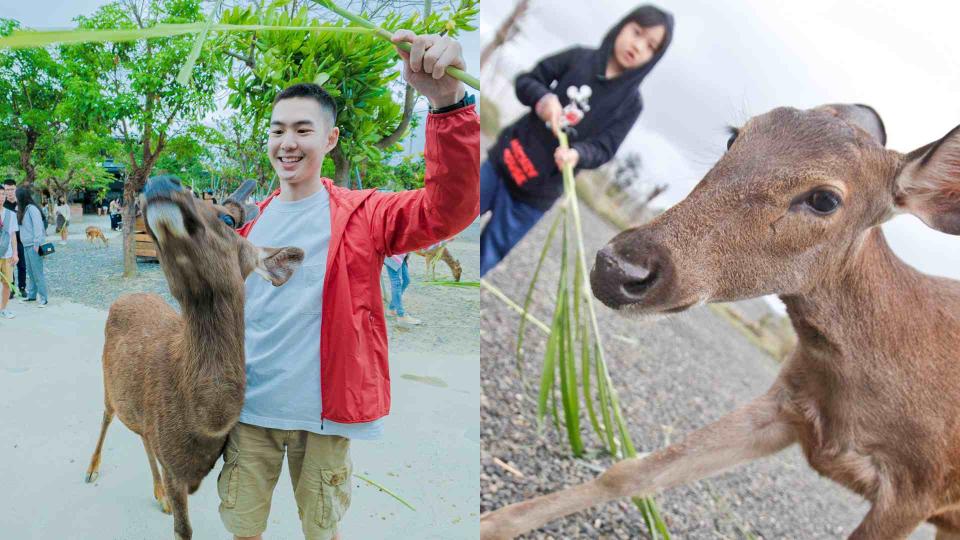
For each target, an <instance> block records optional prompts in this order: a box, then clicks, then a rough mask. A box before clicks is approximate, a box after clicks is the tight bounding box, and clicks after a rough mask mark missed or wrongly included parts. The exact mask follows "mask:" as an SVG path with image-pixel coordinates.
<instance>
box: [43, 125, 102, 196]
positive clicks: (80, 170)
mask: <svg viewBox="0 0 960 540" xmlns="http://www.w3.org/2000/svg"><path fill="white" fill-rule="evenodd" d="M50 137H51V138H54V137H55V138H56V140H50V141H41V143H42V146H43V148H44V153H43V159H42V161H41V162H39V163H38V165H37V180H36V184H37V187H38V188H40V189H42V190H46V191H49V192H50V195H51V197H52V198H53V200H54V201H55V200H56V199H57V197H61V196H63V197H66V196H67V195H68V194H69V192H71V191H74V190H80V189H82V190H91V191H96V192H98V193H99V194H100V196H101V197H102V196H103V195H104V194H105V193H106V192H107V190H108V189H109V188H110V184H111V183H113V180H114V178H113V175H111V174H110V173H108V172H107V171H106V169H104V168H103V156H104V155H105V154H108V153H110V150H111V149H112V148H113V147H115V146H116V145H115V143H114V141H112V140H110V139H104V138H101V137H97V136H96V135H95V134H92V133H88V132H80V133H74V132H67V133H65V134H60V133H57V134H55V135H50Z"/></svg>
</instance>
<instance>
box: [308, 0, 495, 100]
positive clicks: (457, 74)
mask: <svg viewBox="0 0 960 540" xmlns="http://www.w3.org/2000/svg"><path fill="white" fill-rule="evenodd" d="M313 1H314V2H315V3H317V4H320V5H321V6H323V7H325V8H327V9H329V10H330V11H332V12H334V13H336V14H337V15H339V16H341V17H343V18H344V19H347V20H348V21H351V22H353V23H355V24H359V25H360V26H362V27H364V28H368V29H370V30H373V31H374V32H375V33H376V34H377V35H378V36H380V37H381V38H383V39H385V40H387V41H390V40H391V38H392V37H393V34H391V33H390V32H388V31H386V30H384V29H383V28H380V27H379V26H377V25H375V24H373V23H372V22H370V21H368V20H366V19H364V18H363V17H360V16H359V15H354V14H353V13H351V12H349V11H347V10H345V9H343V8H341V7H340V6H338V5H337V4H336V3H335V2H332V1H331V0H313ZM395 45H396V46H397V47H400V48H401V49H403V50H404V51H406V52H410V49H411V45H410V44H409V43H397V44H395ZM446 74H447V75H450V76H451V77H453V78H454V79H457V80H458V81H461V82H463V83H465V84H468V85H470V86H471V87H472V88H473V89H474V90H479V89H480V80H479V79H477V78H476V77H474V76H473V75H470V74H469V73H467V72H466V71H463V70H462V69H459V68H455V67H453V66H450V67H448V68H447V69H446Z"/></svg>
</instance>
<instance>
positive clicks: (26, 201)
mask: <svg viewBox="0 0 960 540" xmlns="http://www.w3.org/2000/svg"><path fill="white" fill-rule="evenodd" d="M17 221H18V222H19V225H20V238H21V239H22V240H23V253H24V255H26V259H27V275H28V277H29V278H30V279H29V280H27V296H26V298H24V299H23V301H24V302H37V307H46V306H47V302H48V301H49V299H50V297H49V296H48V295H47V278H46V277H45V276H44V275H43V258H41V257H40V246H41V245H43V241H44V239H45V238H46V231H45V230H44V227H43V216H41V215H40V207H39V206H37V204H36V203H35V202H33V193H32V192H31V191H30V188H28V187H27V186H20V187H18V188H17Z"/></svg>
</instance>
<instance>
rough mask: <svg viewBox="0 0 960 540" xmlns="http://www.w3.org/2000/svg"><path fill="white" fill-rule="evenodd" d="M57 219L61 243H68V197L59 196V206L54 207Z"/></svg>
mask: <svg viewBox="0 0 960 540" xmlns="http://www.w3.org/2000/svg"><path fill="white" fill-rule="evenodd" d="M53 212H54V215H56V216H57V217H56V219H57V232H58V233H60V245H61V246H64V245H66V244H67V227H69V226H70V206H69V205H68V204H67V199H66V197H62V196H61V197H57V206H56V208H54V209H53Z"/></svg>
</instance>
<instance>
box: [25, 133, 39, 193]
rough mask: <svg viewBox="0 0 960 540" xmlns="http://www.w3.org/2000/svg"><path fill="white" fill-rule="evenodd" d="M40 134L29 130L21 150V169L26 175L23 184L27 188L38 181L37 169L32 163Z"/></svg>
mask: <svg viewBox="0 0 960 540" xmlns="http://www.w3.org/2000/svg"><path fill="white" fill-rule="evenodd" d="M38 136H39V135H38V134H37V132H36V131H33V130H32V129H29V128H28V129H27V133H26V137H27V140H26V142H24V145H23V148H21V149H20V168H21V169H23V172H24V173H25V174H26V177H25V178H24V180H23V183H24V184H25V185H27V186H32V185H33V182H34V181H35V180H36V179H37V169H36V168H35V167H34V166H33V163H31V160H30V158H31V156H32V155H33V149H34V147H36V146H37V138H38Z"/></svg>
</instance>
